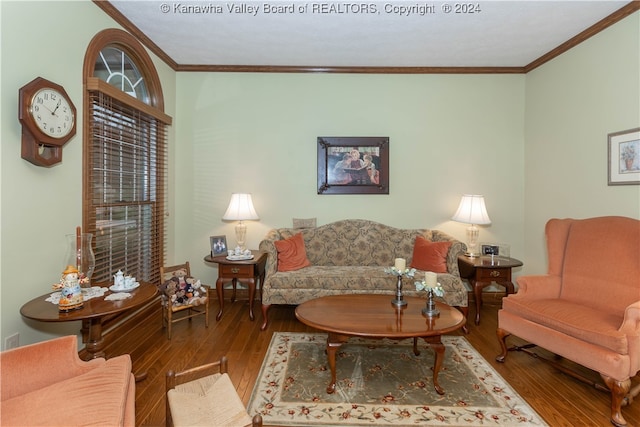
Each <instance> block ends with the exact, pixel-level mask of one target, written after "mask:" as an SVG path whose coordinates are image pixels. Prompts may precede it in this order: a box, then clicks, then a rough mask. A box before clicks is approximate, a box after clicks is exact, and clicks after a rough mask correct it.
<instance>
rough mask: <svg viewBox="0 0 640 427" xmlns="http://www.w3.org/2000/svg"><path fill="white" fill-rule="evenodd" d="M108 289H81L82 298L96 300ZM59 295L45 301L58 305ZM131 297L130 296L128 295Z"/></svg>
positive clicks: (56, 294) (96, 287)
mask: <svg viewBox="0 0 640 427" xmlns="http://www.w3.org/2000/svg"><path fill="white" fill-rule="evenodd" d="M108 290H109V289H108V288H101V287H100V286H92V287H90V288H82V298H83V299H84V301H86V300H89V299H91V298H97V297H101V296H103V295H104V293H105V292H107V291H108ZM60 294H61V292H60V291H58V292H54V293H52V294H51V295H49V297H48V298H47V299H46V300H45V301H48V302H50V303H52V304H58V303H59V302H60ZM129 296H131V295H129Z"/></svg>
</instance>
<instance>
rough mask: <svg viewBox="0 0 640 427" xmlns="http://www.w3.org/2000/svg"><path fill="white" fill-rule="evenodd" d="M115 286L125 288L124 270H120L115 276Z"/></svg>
mask: <svg viewBox="0 0 640 427" xmlns="http://www.w3.org/2000/svg"><path fill="white" fill-rule="evenodd" d="M113 285H114V286H115V287H116V288H124V273H123V272H122V270H118V272H117V273H116V274H115V275H114V276H113Z"/></svg>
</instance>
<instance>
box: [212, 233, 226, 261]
mask: <svg viewBox="0 0 640 427" xmlns="http://www.w3.org/2000/svg"><path fill="white" fill-rule="evenodd" d="M209 241H210V242H211V256H212V257H216V256H227V236H211V237H209Z"/></svg>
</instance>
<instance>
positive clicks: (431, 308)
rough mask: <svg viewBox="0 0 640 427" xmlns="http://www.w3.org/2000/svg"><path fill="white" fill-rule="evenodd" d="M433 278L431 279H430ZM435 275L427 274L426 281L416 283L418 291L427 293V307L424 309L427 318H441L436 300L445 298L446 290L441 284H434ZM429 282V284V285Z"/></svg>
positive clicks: (423, 312)
mask: <svg viewBox="0 0 640 427" xmlns="http://www.w3.org/2000/svg"><path fill="white" fill-rule="evenodd" d="M429 277H431V279H428V278H429ZM433 277H434V273H430V272H427V273H426V274H425V280H423V281H422V282H415V285H416V291H425V292H426V293H427V306H426V307H425V308H423V309H422V314H424V315H425V316H427V317H438V316H440V310H438V309H437V308H436V302H435V300H434V298H435V297H436V296H439V297H442V296H444V289H443V288H442V286H441V285H440V283H438V282H435V284H434V280H435V279H434V278H433ZM427 281H428V282H429V284H427Z"/></svg>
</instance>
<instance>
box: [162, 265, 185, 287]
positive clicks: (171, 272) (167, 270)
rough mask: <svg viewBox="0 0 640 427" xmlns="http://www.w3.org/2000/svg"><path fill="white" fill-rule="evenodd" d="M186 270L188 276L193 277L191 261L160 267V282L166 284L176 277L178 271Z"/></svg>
mask: <svg viewBox="0 0 640 427" xmlns="http://www.w3.org/2000/svg"><path fill="white" fill-rule="evenodd" d="M179 270H184V271H185V272H186V275H187V276H191V268H190V267H189V261H186V262H185V263H184V264H177V265H171V266H168V267H160V280H162V282H163V283H164V282H165V281H167V280H169V279H171V278H172V277H174V276H175V273H176V271H179Z"/></svg>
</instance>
